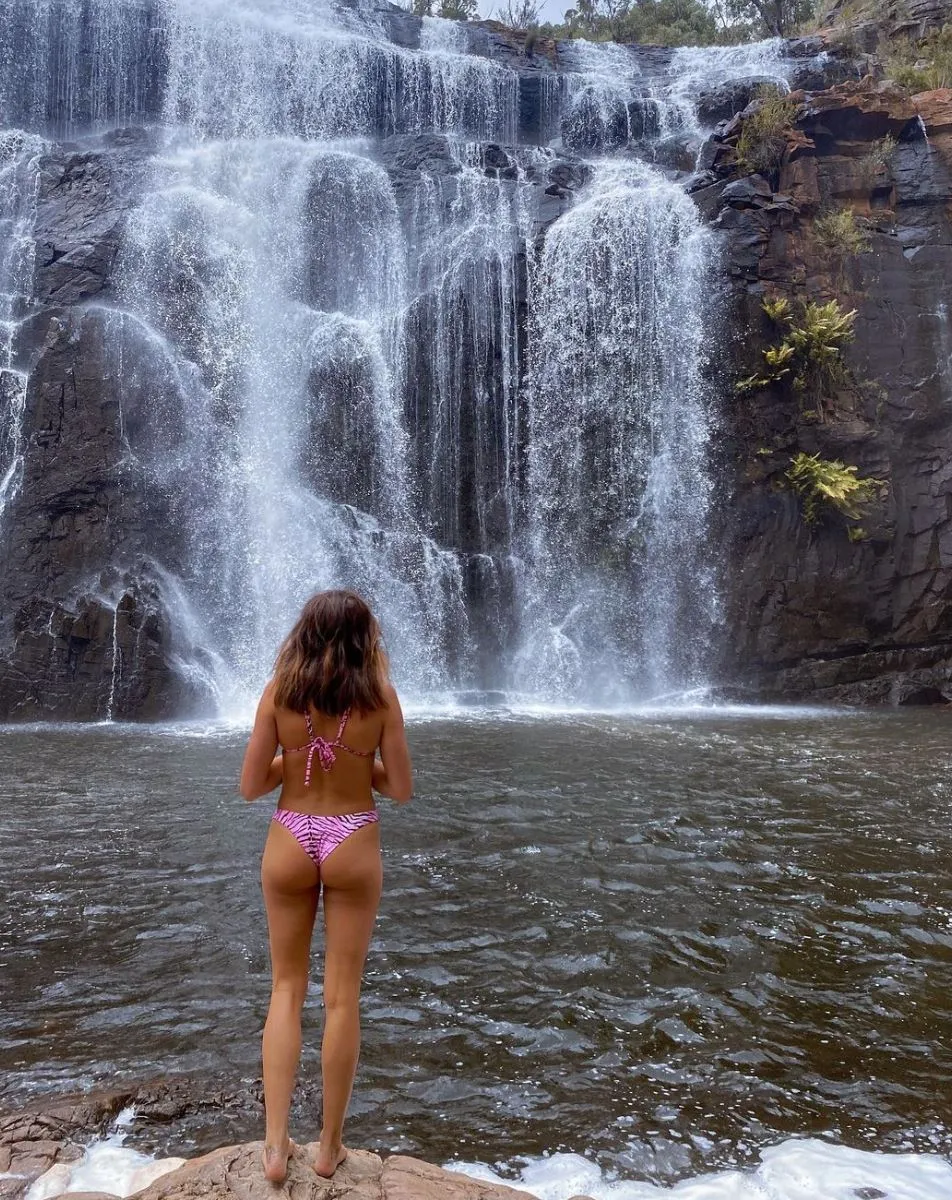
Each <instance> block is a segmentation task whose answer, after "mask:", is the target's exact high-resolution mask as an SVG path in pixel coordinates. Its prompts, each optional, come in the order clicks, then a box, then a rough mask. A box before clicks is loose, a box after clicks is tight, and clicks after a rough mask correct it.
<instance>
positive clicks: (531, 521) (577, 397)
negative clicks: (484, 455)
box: [517, 162, 712, 701]
mask: <svg viewBox="0 0 952 1200" xmlns="http://www.w3.org/2000/svg"><path fill="white" fill-rule="evenodd" d="M711 243H712V238H711V235H710V234H709V233H708V232H707V231H706V230H705V229H704V228H703V226H702V225H701V222H700V218H699V217H698V214H697V210H696V209H695V207H694V205H693V203H692V202H691V200H690V198H689V197H688V196H686V195H685V193H684V192H683V190H682V189H681V188H680V187H678V185H677V184H674V183H671V182H669V181H667V180H665V179H664V178H663V177H662V176H661V175H659V173H658V172H656V171H654V170H653V169H651V168H649V167H646V166H644V165H643V164H639V163H633V162H609V163H606V164H603V165H602V166H600V167H599V168H598V169H597V170H596V171H595V173H594V176H593V178H592V180H591V183H590V184H589V186H588V188H587V189H586V192H585V193H584V194H583V195H582V196H581V197H580V198H579V201H578V203H577V204H576V205H575V207H574V208H573V209H571V210H570V211H569V212H568V213H567V214H566V215H565V216H563V217H562V218H561V219H560V220H559V221H557V222H556V223H555V225H553V226H552V228H551V229H550V230H549V232H548V235H547V237H546V240H545V245H544V248H543V250H542V254H541V262H540V265H539V272H538V282H537V293H536V302H535V307H534V313H533V325H532V342H531V347H532V348H531V351H530V373H529V384H528V396H529V406H528V410H529V411H528V444H529V451H528V463H529V469H528V483H527V489H526V497H527V505H526V510H527V531H526V536H527V553H526V559H527V568H526V572H525V577H524V589H525V595H526V600H527V603H526V604H525V606H524V607H523V609H522V612H523V614H524V615H523V629H524V637H525V640H524V642H523V646H522V650H521V653H520V656H519V660H518V662H517V678H521V679H523V680H525V681H526V682H527V683H528V684H529V690H530V692H538V691H539V690H541V689H542V688H544V687H549V688H550V689H552V690H553V691H555V692H556V693H557V694H560V695H562V696H563V697H565V698H567V699H573V698H574V699H578V698H579V697H583V698H585V699H588V700H590V701H595V700H596V699H598V698H601V699H603V700H604V698H605V696H606V692H608V696H609V697H610V698H611V699H616V700H619V701H621V700H623V699H624V698H626V697H627V696H630V695H631V694H632V693H633V691H636V690H638V691H641V692H642V694H645V693H647V694H649V695H650V694H659V693H662V692H664V691H665V690H666V688H668V687H670V686H671V682H672V681H673V680H678V681H679V683H681V685H682V686H684V685H688V684H690V682H692V676H694V672H695V671H697V669H698V667H699V665H700V655H699V649H700V647H699V646H698V643H697V641H696V640H695V639H694V638H693V637H692V636H691V634H690V632H689V631H690V630H691V629H692V628H693V629H694V630H695V631H698V630H699V629H703V628H704V626H703V625H700V626H699V625H698V623H697V617H698V615H699V614H700V613H701V612H703V610H704V608H705V606H706V605H707V604H708V603H709V600H710V587H711V583H710V579H709V578H708V576H707V573H706V572H705V570H704V567H703V564H702V560H701V555H700V553H699V547H700V546H701V539H702V538H703V534H704V530H705V528H706V518H707V510H708V500H709V493H710V480H709V473H708V464H707V440H708V424H709V417H708V406H707V404H706V403H705V399H706V398H705V395H704V389H703V386H702V381H701V365H702V361H703V350H704V345H703V342H704V325H703V320H702V313H703V299H704V284H705V280H706V275H707V269H708V266H709V263H710V258H711V251H712V245H711ZM692 618H694V620H693V621H692ZM702 636H703V635H702ZM693 681H694V682H700V680H699V679H697V678H696V676H695V677H694V680H693ZM606 685H607V686H606ZM609 688H610V689H611V691H609Z"/></svg>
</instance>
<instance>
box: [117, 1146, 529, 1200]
mask: <svg viewBox="0 0 952 1200" xmlns="http://www.w3.org/2000/svg"><path fill="white" fill-rule="evenodd" d="M316 1149H317V1147H316V1145H314V1144H312V1145H309V1146H302V1147H296V1148H295V1151H294V1153H293V1154H292V1156H291V1159H290V1161H289V1163H288V1175H287V1179H286V1180H285V1182H284V1185H283V1186H282V1187H281V1188H280V1189H276V1188H275V1187H274V1186H273V1185H271V1184H269V1183H268V1182H267V1181H266V1180H265V1179H264V1177H263V1175H262V1171H261V1150H262V1143H261V1142H251V1143H249V1144H247V1145H243V1146H227V1147H225V1148H223V1149H221V1150H215V1151H214V1152H213V1153H211V1154H206V1155H205V1156H204V1157H203V1158H196V1159H193V1160H192V1161H191V1162H188V1163H186V1164H185V1165H184V1166H183V1167H180V1168H179V1169H178V1170H177V1171H173V1172H171V1173H170V1174H168V1175H163V1176H162V1178H161V1179H158V1180H156V1182H155V1183H153V1184H152V1185H151V1186H150V1187H148V1188H146V1189H145V1190H144V1191H141V1192H137V1193H136V1200H191V1198H193V1197H194V1198H195V1200H198V1198H199V1197H201V1198H202V1200H231V1198H232V1197H235V1198H237V1200H259V1198H260V1200H273V1198H274V1196H275V1195H276V1194H279V1195H282V1196H286V1197H289V1198H290V1200H525V1197H526V1193H525V1192H524V1191H517V1190H515V1189H514V1188H509V1187H505V1186H504V1185H502V1184H495V1183H485V1182H483V1181H481V1180H477V1179H471V1178H469V1177H468V1176H466V1175H460V1174H457V1173H456V1172H454V1171H444V1170H442V1169H441V1168H440V1167H435V1166H432V1165H431V1164H430V1163H425V1162H421V1161H419V1160H418V1159H415V1158H407V1157H404V1156H402V1155H395V1156H393V1157H392V1158H388V1159H381V1158H380V1157H379V1156H378V1155H376V1154H371V1153H369V1152H368V1151H364V1150H352V1151H351V1152H350V1153H349V1154H348V1156H347V1159H346V1161H345V1162H344V1163H343V1164H342V1165H341V1166H340V1167H339V1168H338V1169H337V1171H336V1173H335V1175H334V1177H333V1179H321V1178H320V1177H319V1176H318V1175H316V1174H315V1173H314V1171H313V1170H312V1168H311V1166H310V1165H309V1162H310V1160H311V1158H312V1157H313V1155H314V1153H315V1151H316Z"/></svg>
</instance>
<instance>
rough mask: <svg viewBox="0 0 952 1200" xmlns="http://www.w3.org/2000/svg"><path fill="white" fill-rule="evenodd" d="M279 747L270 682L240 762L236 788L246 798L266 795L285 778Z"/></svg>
mask: <svg viewBox="0 0 952 1200" xmlns="http://www.w3.org/2000/svg"><path fill="white" fill-rule="evenodd" d="M277 748H278V725H277V721H276V720H275V717H274V700H273V699H272V687H271V684H270V683H269V684H268V686H267V687H266V688H265V689H264V692H263V694H262V696H261V700H260V701H259V703H258V711H257V713H255V723H254V728H253V729H252V731H251V737H250V738H249V739H248V749H247V750H246V751H245V761H244V762H243V763H242V764H241V783H240V784H239V785H238V788H239V791H240V792H241V794H242V796H244V798H245V799H246V800H257V799H258V797H259V796H266V795H267V794H268V792H273V791H274V789H275V788H276V787H277V786H278V785H279V784H280V783H281V782H282V780H283V779H284V760H283V759H282V758H281V756H280V755H279V754H276V753H275V751H276V750H277Z"/></svg>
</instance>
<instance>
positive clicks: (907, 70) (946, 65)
mask: <svg viewBox="0 0 952 1200" xmlns="http://www.w3.org/2000/svg"><path fill="white" fill-rule="evenodd" d="M885 65H886V74H887V76H888V77H889V78H890V79H892V80H894V81H895V82H896V83H898V84H899V85H900V86H901V87H904V88H908V89H909V91H910V92H931V91H932V90H933V89H934V88H947V87H952V24H950V25H943V26H942V28H941V29H934V30H933V31H932V32H931V33H929V34H927V35H926V37H924V38H922V40H921V41H918V42H913V41H910V40H909V39H908V38H906V39H905V40H904V41H900V42H897V43H896V44H895V45H894V46H893V48H892V50H891V51H890V53H889V54H888V55H887V56H886V64H885Z"/></svg>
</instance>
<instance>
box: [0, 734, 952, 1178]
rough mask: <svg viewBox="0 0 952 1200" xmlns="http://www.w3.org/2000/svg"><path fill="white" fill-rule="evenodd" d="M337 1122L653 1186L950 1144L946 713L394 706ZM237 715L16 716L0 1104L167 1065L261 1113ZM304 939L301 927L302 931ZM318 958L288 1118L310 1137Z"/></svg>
mask: <svg viewBox="0 0 952 1200" xmlns="http://www.w3.org/2000/svg"><path fill="white" fill-rule="evenodd" d="M410 735H411V741H412V748H413V751H414V754H415V758H416V764H417V773H418V788H417V796H416V798H415V800H414V802H413V803H412V804H411V805H410V806H409V807H408V808H406V809H399V810H398V809H396V808H394V807H393V806H388V805H385V806H384V809H383V837H384V843H385V856H386V867H385V870H386V884H385V896H384V901H383V906H382V909H381V914H380V919H379V923H378V927H377V933H376V937H375V941H374V945H373V948H372V951H371V957H370V962H369V969H368V972H367V978H366V992H365V1006H364V1031H365V1032H364V1052H363V1060H362V1065H361V1069H360V1074H359V1077H358V1085H357V1089H356V1093H355V1102H354V1107H353V1118H352V1121H351V1125H350V1137H351V1139H352V1140H353V1142H354V1144H358V1145H364V1146H370V1147H375V1148H382V1149H391V1148H399V1149H401V1150H405V1151H410V1152H413V1153H418V1154H420V1155H422V1156H424V1157H426V1158H429V1159H431V1160H435V1161H440V1160H445V1159H448V1158H451V1157H455V1156H461V1157H463V1158H470V1159H476V1158H478V1159H481V1160H483V1161H495V1160H507V1159H510V1158H512V1157H513V1156H517V1155H538V1154H540V1153H542V1152H544V1151H551V1150H556V1149H565V1150H569V1151H576V1152H586V1153H589V1154H591V1155H594V1156H595V1157H596V1158H597V1159H598V1160H599V1161H600V1162H601V1163H602V1164H603V1165H604V1166H605V1167H607V1168H609V1169H615V1170H617V1171H619V1172H620V1173H622V1174H623V1175H636V1176H639V1177H649V1178H655V1179H658V1180H662V1181H667V1182H670V1181H672V1180H674V1179H675V1178H678V1177H681V1176H683V1175H686V1174H692V1173H694V1172H696V1171H699V1170H707V1169H710V1168H712V1167H716V1166H718V1165H722V1164H725V1163H728V1162H736V1161H745V1160H747V1159H749V1158H751V1157H753V1156H754V1155H755V1153H756V1151H757V1149H758V1148H759V1147H760V1146H763V1145H766V1144H769V1143H774V1142H777V1141H779V1140H781V1139H783V1138H785V1137H788V1136H790V1135H809V1134H812V1135H823V1136H824V1137H826V1138H827V1139H832V1140H838V1141H842V1142H844V1143H846V1144H848V1145H852V1146H860V1147H864V1146H865V1147H869V1148H877V1149H897V1150H898V1149H918V1150H939V1151H941V1152H943V1153H946V1154H948V1153H949V1152H950V1151H952V1092H950V1081H952V864H950V851H952V832H950V818H952V738H950V735H952V713H946V712H915V713H907V714H892V713H881V714H863V715H837V716H831V715H818V714H812V715H811V714H803V715H799V716H796V715H790V714H788V715H786V716H785V717H783V718H780V717H777V716H766V715H757V714H746V715H739V714H720V715H718V714H711V715H698V714H694V715H681V716H678V715H674V714H668V715H661V716H654V717H650V718H649V717H634V716H630V717H629V716H626V717H604V716H598V717H595V716H592V717H564V718H551V717H550V718H547V719H531V718H528V717H508V718H504V717H494V718H490V717H486V718H475V717H474V718H473V719H468V720H464V719H453V720H450V719H428V720H422V719H421V720H418V721H416V722H415V723H413V724H412V726H411V730H410ZM242 748H243V738H242V735H241V734H240V733H238V732H235V731H227V730H226V731H221V730H219V731H214V730H211V731H209V730H205V731H204V732H203V731H201V730H194V731H191V732H189V731H183V730H182V729H173V728H171V727H169V728H149V727H146V728H116V727H108V726H107V727H92V728H66V727H60V728H56V729H49V728H45V729H5V730H2V731H0V760H2V769H3V773H4V778H5V785H4V789H3V800H2V804H0V878H2V879H3V884H4V900H3V905H2V918H0V922H2V923H0V1073H2V1075H0V1078H2V1090H3V1093H4V1094H5V1095H4V1099H5V1100H6V1101H8V1102H15V1101H16V1100H18V1099H20V1098H22V1097H23V1096H25V1095H26V1094H35V1093H38V1092H39V1093H44V1092H62V1091H66V1090H70V1089H74V1088H77V1087H85V1086H89V1085H92V1084H94V1083H105V1084H109V1083H112V1082H113V1081H115V1080H116V1079H122V1080H130V1079H141V1080H146V1079H152V1078H155V1077H157V1076H162V1077H167V1076H170V1075H186V1076H188V1078H189V1079H190V1080H191V1083H190V1086H191V1087H193V1088H194V1089H195V1092H196V1094H198V1095H200V1094H202V1093H203V1092H205V1091H217V1090H224V1091H225V1092H226V1093H227V1094H228V1095H227V1098H226V1100H225V1102H224V1105H223V1106H222V1107H216V1108H214V1109H213V1110H211V1111H207V1112H204V1113H201V1114H199V1115H195V1116H193V1117H191V1118H189V1119H188V1120H185V1121H182V1122H179V1123H177V1124H174V1125H173V1126H171V1127H169V1128H167V1129H161V1130H152V1131H151V1132H150V1131H148V1130H147V1131H145V1132H144V1133H142V1134H140V1135H139V1136H140V1139H141V1140H142V1144H148V1145H150V1146H160V1147H161V1148H162V1149H171V1150H173V1151H174V1150H179V1149H185V1150H189V1149H191V1148H193V1147H195V1146H201V1147H207V1146H211V1145H215V1144H218V1143H220V1142H221V1141H223V1140H226V1139H228V1140H230V1139H233V1138H235V1137H250V1136H254V1135H256V1134H257V1131H258V1123H259V1119H260V1110H259V1108H258V1105H257V1103H256V1099H255V1095H256V1080H257V1078H258V1074H259V1061H258V1053H259V1048H258V1036H259V1032H260V1028H261V1024H262V1021H263V1017H264V1013H265V1010H266V1006H267V1000H268V962H267V947H266V938H265V926H264V918H263V912H262V907H261V902H260V894H259V888H258V879H257V867H258V858H259V854H260V848H261V845H262V841H263V838H264V834H265V831H266V827H267V822H268V819H269V814H270V808H271V805H270V804H269V802H268V801H266V800H265V801H259V802H258V803H256V804H254V805H252V806H247V805H245V804H244V803H243V802H242V801H241V800H240V799H238V798H237V796H236V795H235V787H234V781H235V779H236V776H237V771H238V766H239V762H240V757H241V753H242ZM316 951H319V944H318V945H317V946H316ZM319 962H320V960H319V954H318V953H317V952H316V954H315V975H314V984H313V997H312V1004H311V1006H310V1009H309V1014H308V1018H307V1027H308V1030H309V1033H308V1034H307V1035H306V1036H307V1040H308V1045H307V1049H306V1051H305V1061H304V1072H303V1081H302V1092H301V1101H300V1103H299V1105H298V1112H297V1125H296V1128H295V1131H294V1132H295V1136H297V1137H299V1138H301V1139H306V1138H308V1137H310V1136H313V1134H314V1132H315V1129H316V1122H317V1111H316V1103H317V1101H316V1095H317V1083H318V1072H317V1046H318V1041H319V1028H320V1026H319V1022H320V1003H319V1002H320V970H319Z"/></svg>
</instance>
